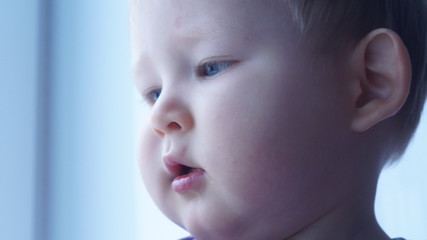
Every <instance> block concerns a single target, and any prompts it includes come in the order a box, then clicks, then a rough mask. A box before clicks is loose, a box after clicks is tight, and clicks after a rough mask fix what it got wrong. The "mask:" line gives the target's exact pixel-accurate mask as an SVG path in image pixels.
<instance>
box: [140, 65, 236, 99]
mask: <svg viewBox="0 0 427 240" xmlns="http://www.w3.org/2000/svg"><path fill="white" fill-rule="evenodd" d="M235 63H236V62H235V61H212V62H205V63H202V64H200V65H199V66H198V67H197V74H198V75H199V76H201V77H205V78H208V77H213V76H215V75H217V74H219V73H221V72H222V71H223V70H226V69H227V68H229V67H231V66H232V65H233V64H235ZM208 71H213V72H212V73H208ZM161 93H162V89H161V88H156V89H154V90H150V91H148V92H147V94H145V97H144V98H145V99H146V100H147V102H149V103H150V104H154V103H155V102H156V101H157V100H158V99H159V98H160V95H161Z"/></svg>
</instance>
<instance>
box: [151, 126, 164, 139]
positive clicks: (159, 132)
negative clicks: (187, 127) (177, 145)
mask: <svg viewBox="0 0 427 240" xmlns="http://www.w3.org/2000/svg"><path fill="white" fill-rule="evenodd" d="M153 131H154V134H156V135H157V136H159V137H163V136H164V135H165V134H164V133H163V132H162V131H160V130H158V129H155V128H153Z"/></svg>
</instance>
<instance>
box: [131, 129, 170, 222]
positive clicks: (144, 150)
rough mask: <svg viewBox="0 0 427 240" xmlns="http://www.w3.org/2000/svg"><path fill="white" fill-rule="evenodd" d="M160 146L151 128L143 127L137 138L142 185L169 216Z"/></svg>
mask: <svg viewBox="0 0 427 240" xmlns="http://www.w3.org/2000/svg"><path fill="white" fill-rule="evenodd" d="M161 153H162V144H161V140H160V139H159V137H157V136H156V135H155V134H154V133H153V131H152V129H151V127H149V126H143V127H142V129H141V132H140V136H139V145H138V163H139V169H140V172H141V176H142V180H143V182H144V185H145V187H146V189H147V191H148V193H149V194H150V196H151V197H152V199H153V200H154V202H155V203H156V204H157V206H158V207H159V209H160V210H161V211H162V212H164V213H165V214H166V215H170V214H171V213H170V211H171V209H170V205H171V203H170V202H169V201H170V199H171V198H170V196H168V193H169V191H168V189H169V188H170V183H169V182H168V177H167V175H166V172H165V170H164V169H163V166H162V164H161Z"/></svg>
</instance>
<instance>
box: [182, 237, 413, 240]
mask: <svg viewBox="0 0 427 240" xmlns="http://www.w3.org/2000/svg"><path fill="white" fill-rule="evenodd" d="M179 240H197V239H196V238H193V237H186V238H181V239H179ZM392 240H405V239H404V238H393V239H392Z"/></svg>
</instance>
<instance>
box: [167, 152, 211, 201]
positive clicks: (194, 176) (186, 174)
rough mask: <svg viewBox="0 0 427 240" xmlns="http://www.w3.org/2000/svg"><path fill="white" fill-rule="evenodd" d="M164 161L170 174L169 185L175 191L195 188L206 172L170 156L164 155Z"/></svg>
mask: <svg viewBox="0 0 427 240" xmlns="http://www.w3.org/2000/svg"><path fill="white" fill-rule="evenodd" d="M164 163H165V166H166V168H167V170H168V172H169V173H171V175H172V183H171V187H172V190H174V191H175V192H186V191H189V190H195V189H197V187H198V186H200V184H201V181H202V179H203V176H204V175H205V173H206V171H205V170H204V169H202V168H197V167H193V166H188V165H185V164H183V163H181V162H180V160H178V159H177V158H175V157H172V156H166V157H164Z"/></svg>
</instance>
